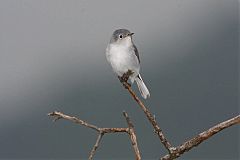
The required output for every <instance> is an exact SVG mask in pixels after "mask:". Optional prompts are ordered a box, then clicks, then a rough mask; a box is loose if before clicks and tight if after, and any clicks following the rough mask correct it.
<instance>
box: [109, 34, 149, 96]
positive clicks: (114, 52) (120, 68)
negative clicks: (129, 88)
mask: <svg viewBox="0 0 240 160" xmlns="http://www.w3.org/2000/svg"><path fill="white" fill-rule="evenodd" d="M132 35H133V33H131V32H130V31H129V30H127V29H118V30H116V31H114V32H113V34H112V37H111V40H110V43H109V44H108V46H107V49H106V57H107V61H108V62H109V63H110V64H111V66H112V68H113V71H114V72H115V73H116V74H117V75H118V76H119V77H122V76H123V75H124V74H126V73H128V72H129V71H130V72H131V75H130V76H129V79H130V81H131V82H132V83H133V82H134V81H136V83H137V86H138V88H139V91H140V93H141V95H142V97H143V98H145V99H146V98H148V97H150V93H149V91H148V89H147V87H146V85H145V84H144V82H143V79H142V78H141V76H140V74H139V71H140V59H139V54H138V50H137V48H136V46H135V45H134V44H133V41H132Z"/></svg>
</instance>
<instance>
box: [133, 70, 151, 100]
mask: <svg viewBox="0 0 240 160" xmlns="http://www.w3.org/2000/svg"><path fill="white" fill-rule="evenodd" d="M135 81H136V82H137V86H138V89H139V91H140V93H141V95H142V97H143V98H144V99H147V98H149V97H150V93H149V91H148V89H147V87H146V85H145V84H144V82H143V80H142V78H141V76H140V74H139V75H138V76H137V77H136V79H135Z"/></svg>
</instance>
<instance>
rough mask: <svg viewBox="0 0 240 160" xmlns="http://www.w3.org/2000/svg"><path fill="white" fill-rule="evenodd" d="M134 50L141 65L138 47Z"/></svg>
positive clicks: (134, 47)
mask: <svg viewBox="0 0 240 160" xmlns="http://www.w3.org/2000/svg"><path fill="white" fill-rule="evenodd" d="M133 49H134V53H135V55H136V56H137V58H138V62H139V63H140V58H139V53H138V50H137V47H136V46H135V45H133Z"/></svg>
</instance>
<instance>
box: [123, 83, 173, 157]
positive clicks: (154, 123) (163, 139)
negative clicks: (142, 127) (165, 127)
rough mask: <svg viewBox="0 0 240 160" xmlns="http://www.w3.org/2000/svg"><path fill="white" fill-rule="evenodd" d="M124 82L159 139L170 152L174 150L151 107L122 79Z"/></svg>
mask: <svg viewBox="0 0 240 160" xmlns="http://www.w3.org/2000/svg"><path fill="white" fill-rule="evenodd" d="M121 83H122V84H123V86H124V87H125V88H126V89H127V90H128V91H129V93H130V94H131V96H132V97H133V99H134V100H135V101H136V102H137V103H138V105H139V106H140V107H141V109H142V110H143V112H144V113H145V115H146V116H147V118H148V120H149V121H150V123H151V124H152V126H153V128H154V130H155V133H156V134H157V135H158V137H159V139H160V140H161V142H162V144H163V145H164V147H165V148H166V149H167V150H168V152H169V153H171V152H172V149H173V148H172V145H171V144H170V142H169V141H168V140H167V139H166V137H165V136H164V134H163V132H162V130H161V128H160V127H159V126H158V124H157V121H156V119H155V118H154V116H153V115H152V113H151V112H150V111H149V109H148V108H147V107H146V106H145V105H144V104H143V102H142V101H141V100H140V99H139V98H138V97H137V95H136V94H135V93H134V92H133V90H132V88H131V86H130V85H129V84H128V83H127V82H124V81H122V82H121Z"/></svg>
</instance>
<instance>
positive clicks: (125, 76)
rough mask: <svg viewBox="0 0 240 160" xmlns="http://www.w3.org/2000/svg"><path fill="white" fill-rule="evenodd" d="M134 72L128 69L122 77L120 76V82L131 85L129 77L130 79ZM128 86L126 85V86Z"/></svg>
mask: <svg viewBox="0 0 240 160" xmlns="http://www.w3.org/2000/svg"><path fill="white" fill-rule="evenodd" d="M132 74H133V72H132V71H131V70H128V71H127V72H126V73H124V74H123V75H122V77H120V76H118V79H119V80H120V82H121V83H122V84H123V85H124V83H126V84H127V85H129V86H130V87H131V84H130V83H128V79H129V76H130V75H132ZM125 88H126V86H125Z"/></svg>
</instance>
